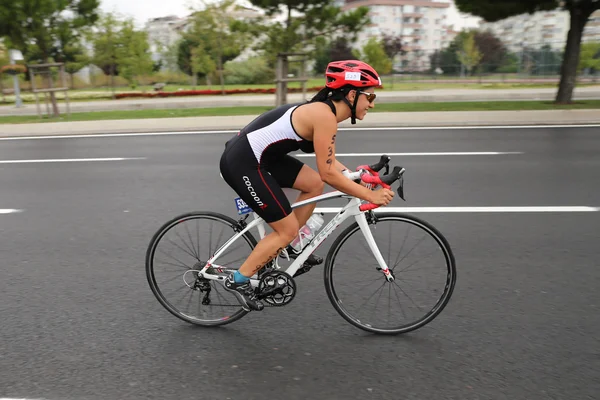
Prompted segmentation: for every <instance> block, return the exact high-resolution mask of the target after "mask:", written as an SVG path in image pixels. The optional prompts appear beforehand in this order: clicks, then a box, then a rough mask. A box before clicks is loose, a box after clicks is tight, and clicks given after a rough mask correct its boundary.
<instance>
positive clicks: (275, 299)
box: [146, 154, 456, 334]
mask: <svg viewBox="0 0 600 400" xmlns="http://www.w3.org/2000/svg"><path fill="white" fill-rule="evenodd" d="M389 161H390V157H388V156H387V155H385V154H384V155H382V156H381V158H380V160H379V162H378V163H376V164H373V165H361V166H359V167H357V168H356V171H355V172H349V171H344V175H345V176H346V177H347V178H348V179H352V180H354V181H355V182H357V183H361V182H362V183H363V184H364V185H366V186H367V187H369V188H371V189H375V188H377V187H378V186H382V187H385V188H391V185H392V184H393V183H394V182H396V181H398V182H399V186H398V191H397V194H398V195H399V196H400V197H401V198H402V200H405V199H404V172H405V169H404V168H403V167H398V166H396V167H394V168H393V170H392V172H391V173H390V172H389ZM383 168H385V175H382V176H380V175H379V171H381V170H382V169H383ZM332 199H347V200H348V201H347V204H346V205H345V206H343V207H341V208H340V209H339V211H337V212H333V213H334V215H333V217H332V218H331V220H330V221H329V222H328V223H324V224H323V226H322V227H321V228H320V229H319V230H318V231H317V232H316V233H315V234H314V236H313V237H312V239H311V240H310V241H309V243H308V244H306V246H305V247H303V249H302V250H301V252H300V253H299V254H287V251H286V250H283V251H282V253H281V254H280V256H279V257H277V256H275V257H274V259H273V260H272V261H270V262H269V263H268V264H266V265H265V266H264V267H263V268H262V269H261V270H260V271H259V272H258V273H256V274H255V275H254V276H252V277H251V283H252V286H253V287H254V288H255V291H256V292H257V297H258V299H260V301H262V302H263V303H264V305H265V306H266V307H265V310H263V311H261V312H266V310H267V309H268V307H282V306H286V305H288V304H290V302H292V300H293V299H294V298H295V296H296V294H297V293H298V287H297V283H296V281H297V278H298V277H299V276H300V275H303V274H305V273H307V272H308V271H309V270H310V269H311V268H317V267H316V266H312V267H311V266H309V265H307V264H305V261H306V259H307V258H308V256H309V255H310V254H312V253H313V252H314V251H315V250H316V249H317V248H318V247H319V246H320V245H321V244H322V243H323V242H324V241H325V239H327V237H329V236H330V235H331V234H332V233H333V232H334V231H336V230H337V229H338V228H340V226H341V224H342V223H343V222H344V221H346V220H352V219H354V222H352V223H351V224H350V225H349V226H348V227H346V228H345V229H344V230H343V231H341V233H339V235H338V236H337V238H336V239H335V240H334V241H333V243H332V245H331V247H330V249H329V250H328V253H327V255H326V258H325V262H324V284H325V290H326V293H327V296H328V298H329V300H330V302H331V304H332V305H333V307H334V309H335V310H336V311H337V312H338V313H339V314H340V315H341V316H342V317H343V318H344V319H345V320H346V321H348V322H349V323H350V324H352V325H353V326H355V327H357V328H360V329H363V330H365V331H368V332H372V333H377V334H400V333H407V332H410V331H413V330H415V329H418V328H421V327H423V326H424V325H426V324H428V323H430V322H431V321H432V320H433V319H434V318H436V317H437V316H438V315H439V314H440V313H441V312H442V310H443V309H444V308H445V307H446V305H447V304H448V301H449V300H450V297H451V296H452V293H453V291H454V286H455V283H456V265H455V259H454V255H453V253H452V249H451V248H450V245H449V243H448V241H447V240H446V238H445V237H444V236H443V235H442V234H441V233H440V232H439V231H438V230H437V229H436V228H435V227H434V226H432V225H431V224H430V223H428V222H426V221H425V220H423V219H421V218H417V217H414V216H412V215H408V214H405V213H399V212H385V211H384V209H385V208H379V206H377V205H375V204H372V203H368V202H364V201H362V200H361V199H359V198H357V197H354V196H350V195H347V194H345V193H343V192H340V191H337V190H334V191H332V192H329V193H324V194H322V195H320V196H316V197H313V198H310V199H307V200H304V201H300V202H296V203H293V204H292V209H295V208H297V207H301V206H304V205H307V204H311V203H315V202H316V203H319V202H322V201H326V200H332ZM235 204H236V206H237V209H238V217H239V218H238V219H237V220H236V219H234V218H232V217H229V216H227V215H224V214H221V213H216V212H210V211H198V212H190V213H186V214H183V215H179V216H176V217H175V218H173V219H171V220H170V221H168V222H166V223H165V224H164V225H163V226H162V227H160V229H159V230H158V231H157V232H156V233H155V234H154V236H153V237H152V239H151V241H150V244H149V246H148V249H147V252H146V277H147V279H148V283H149V285H150V288H151V290H152V292H153V294H154V295H155V296H156V298H157V299H158V301H159V302H160V304H161V305H162V306H163V307H165V308H166V309H167V310H168V311H169V312H170V313H171V314H173V315H175V316H176V317H178V318H180V319H182V320H184V321H186V322H188V323H191V324H196V325H202V326H221V325H225V324H229V323H232V322H234V321H237V320H239V319H240V318H242V317H243V316H244V315H246V314H247V313H248V312H249V311H245V310H244V309H242V307H241V304H240V303H239V302H238V300H237V299H236V298H235V296H234V295H233V294H231V293H230V292H227V291H226V290H225V289H224V287H223V281H224V280H225V278H226V276H227V275H228V274H229V273H231V272H232V271H235V270H236V269H237V268H239V266H240V265H241V263H242V262H243V260H245V258H246V257H247V256H248V254H249V253H250V252H251V251H252V249H253V248H254V247H255V246H256V244H257V240H256V238H255V236H254V235H253V234H252V233H251V231H252V230H253V229H256V230H257V232H258V237H259V238H263V237H264V236H265V235H266V232H267V229H268V228H269V227H268V225H267V224H266V223H265V222H264V221H263V220H262V218H260V217H259V216H258V215H257V214H256V213H254V212H253V211H252V209H250V208H249V207H248V206H247V205H246V204H245V203H244V202H243V201H242V200H241V199H240V198H236V199H235ZM316 210H317V209H315V211H316ZM321 215H323V214H321ZM250 216H252V217H253V218H252V220H251V221H249V222H248V221H247V220H248V218H249V217H250ZM215 227H216V228H215ZM201 228H202V229H201ZM206 228H208V232H206ZM400 228H406V232H405V233H404V234H402V233H396V232H392V229H400ZM388 229H389V232H388ZM413 231H414V232H416V233H417V236H418V240H416V244H415V245H414V246H412V248H410V249H408V248H409V247H410V244H408V243H410V242H411V240H410V239H409V234H408V233H409V232H413ZM201 232H202V233H201ZM380 232H382V233H383V236H382V238H380V239H379V238H378V239H377V240H376V239H375V237H374V235H375V234H379V233H380ZM192 236H196V242H195V241H194V239H193V238H192ZM175 239H181V240H182V242H183V244H182V245H178V244H175V243H174V240H175ZM201 239H202V240H206V241H208V243H204V244H203V245H202V246H201V244H200V240H201ZM427 239H428V240H429V241H431V243H432V246H433V251H431V252H423V251H419V250H416V248H417V246H418V245H421V244H422V243H423V242H424V241H425V240H427ZM163 244H164V245H165V246H167V248H168V249H171V252H169V253H168V252H166V251H165V250H163V249H162V247H161V246H162V245H163ZM405 246H406V248H407V252H406V254H405V253H403V250H404V248H405ZM238 250H241V252H240V253H237V254H236V255H231V254H234V253H235V252H236V251H238ZM174 251H180V252H181V254H180V255H174V254H173V252H174ZM395 251H398V254H397V255H396V254H395V253H394V254H392V252H395ZM411 254H412V255H413V256H414V257H415V258H416V261H414V262H412V263H410V264H408V262H405V260H406V259H407V257H408V256H409V255H411ZM230 255H231V256H230ZM363 255H368V257H367V258H366V259H365V260H359V259H358V258H359V257H361V256H363ZM432 255H434V256H436V257H437V259H438V260H439V261H440V262H441V263H442V264H443V265H442V266H441V267H436V268H432V271H433V273H435V274H439V275H440V276H439V277H437V278H436V279H434V278H431V277H430V276H429V275H427V276H425V275H424V274H423V272H422V271H420V270H419V271H418V272H417V270H416V268H415V266H416V265H418V264H421V265H424V264H425V263H427V267H429V266H430V265H431V261H430V257H431V256H432ZM294 256H295V257H294ZM228 257H230V258H228ZM163 258H164V259H163ZM286 262H289V265H287V267H286V266H285V264H286ZM161 263H164V268H163V269H161V268H159V267H158V266H159V265H161ZM407 264H408V265H407ZM162 270H165V271H167V272H171V271H173V272H174V276H173V277H171V278H169V279H167V280H164V281H163V280H161V282H160V287H159V279H158V277H159V275H160V273H162ZM346 278H349V281H348V282H346V281H345V279H346ZM434 281H435V283H434V284H432V285H431V286H432V287H428V288H426V289H419V290H417V291H411V293H412V296H409V294H408V292H409V289H408V285H409V284H410V283H411V282H418V283H423V282H425V283H427V284H428V285H429V284H431V283H432V282H434ZM168 285H172V286H170V287H168ZM373 285H375V286H376V287H377V292H375V293H374V294H372V295H371V296H369V297H368V299H367V301H370V300H372V299H373V298H374V297H375V295H376V294H377V293H379V295H378V297H377V301H376V304H375V306H374V307H373V308H369V307H367V308H368V310H367V308H364V307H365V306H366V304H367V302H365V303H364V304H362V305H361V306H360V307H358V303H359V302H360V301H358V300H356V299H355V296H356V295H362V293H364V291H365V290H366V289H367V287H368V286H373ZM176 291H181V292H182V293H183V294H181V293H180V294H178V295H176V296H174V298H172V299H170V298H169V297H170V296H171V294H173V293H175V292H176ZM386 291H387V293H388V295H389V304H388V308H387V310H386V308H385V307H384V306H383V305H379V302H380V300H381V297H382V295H383V294H384V292H386ZM428 295H431V296H432V299H431V300H426V297H427V296H428ZM227 297H229V300H228V299H227ZM176 300H179V301H180V302H181V303H185V307H184V305H181V306H175V305H174V303H175V302H176ZM392 302H393V303H397V304H398V305H399V306H400V312H392V311H391V305H392ZM216 307H220V308H222V309H224V313H223V314H219V315H218V316H209V315H208V314H209V311H212V310H213V309H214V308H216ZM356 307H358V309H355V308H356ZM363 308H364V313H361V310H363ZM408 310H412V311H415V312H416V313H417V317H416V318H415V319H411V318H409V317H407V311H408ZM417 310H418V311H417ZM385 314H387V321H388V322H387V323H386V324H384V323H382V322H380V321H379V319H380V317H383V315H385ZM390 319H394V321H392V322H390ZM397 319H401V320H400V321H398V320H397Z"/></svg>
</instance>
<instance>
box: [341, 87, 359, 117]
mask: <svg viewBox="0 0 600 400" xmlns="http://www.w3.org/2000/svg"><path fill="white" fill-rule="evenodd" d="M350 90H356V96H354V104H350V102H349V101H348V99H347V98H346V97H344V98H343V100H344V102H345V103H346V104H347V105H348V107H350V123H351V124H352V125H355V124H356V105H357V104H358V89H350Z"/></svg>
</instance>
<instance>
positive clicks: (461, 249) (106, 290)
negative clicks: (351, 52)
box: [0, 128, 600, 400]
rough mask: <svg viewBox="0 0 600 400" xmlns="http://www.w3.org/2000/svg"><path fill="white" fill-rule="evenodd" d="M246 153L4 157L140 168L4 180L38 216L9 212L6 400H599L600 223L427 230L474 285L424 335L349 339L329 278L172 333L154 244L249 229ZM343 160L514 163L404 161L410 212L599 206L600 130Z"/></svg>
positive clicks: (105, 142) (6, 166)
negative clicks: (240, 165)
mask: <svg viewBox="0 0 600 400" xmlns="http://www.w3.org/2000/svg"><path fill="white" fill-rule="evenodd" d="M227 138H228V135H219V134H213V135H185V136H153V137H147V136H137V137H112V138H81V139H48V140H44V139H42V140H21V141H3V142H1V143H0V161H8V160H49V159H83V158H112V157H117V158H118V157H124V158H135V159H127V160H116V161H86V162H77V161H74V162H60V163H59V162H48V163H39V162H32V163H8V162H5V163H1V164H0V188H1V190H0V208H2V209H17V210H20V212H17V213H8V214H0V233H1V238H2V240H0V249H1V257H0V260H1V261H0V263H1V264H0V265H1V268H0V271H1V272H0V273H1V275H0V276H1V279H0V398H2V397H12V398H29V399H32V398H44V399H49V400H54V399H56V400H58V399H81V400H88V399H94V400H95V399H103V400H105V399H129V400H134V399H198V398H201V399H232V400H233V399H264V398H284V399H290V400H291V399H327V400H330V399H331V400H334V399H335V400H337V399H340V400H342V399H343V400H347V399H361V400H362V399H371V398H372V399H394V400H395V399H460V400H468V399H494V400H499V399H510V400H515V399H527V400H533V399H578V400H580V399H597V398H598V397H597V396H598V394H599V393H600V380H598V376H599V374H600V336H599V335H598V331H599V330H600V294H599V292H598V287H600V268H599V267H600V261H599V260H600V250H599V247H598V243H599V239H600V213H599V212H553V213H537V212H531V213H515V212H510V209H508V211H509V212H499V213H472V212H461V213H447V212H428V213H420V214H419V215H418V216H419V217H421V218H424V219H426V220H427V221H429V222H431V223H433V224H434V225H435V226H436V227H437V228H439V229H440V231H441V232H442V233H443V234H444V235H445V236H446V237H447V239H448V240H449V242H450V244H451V245H452V248H453V250H454V252H455V256H456V261H457V267H458V281H457V285H456V289H455V292H454V295H453V297H452V299H451V301H450V303H449V305H448V306H447V307H446V309H445V310H444V312H443V313H442V314H441V315H440V316H439V317H438V318H437V319H435V320H434V321H433V322H432V323H430V324H429V325H427V326H425V327H424V328H422V329H420V330H417V331H415V332H412V333H410V334H407V335H402V336H396V337H382V336H377V335H372V334H368V333H366V332H363V331H360V330H358V329H357V328H354V327H353V326H351V325H349V324H348V323H347V322H346V321H344V320H343V319H342V318H341V317H340V316H339V315H338V314H337V313H336V312H335V310H334V309H333V307H332V306H331V304H330V302H329V300H328V299H327V296H326V294H325V290H324V288H323V275H322V272H321V269H322V267H316V269H315V270H313V271H311V272H310V273H308V274H306V275H303V276H301V277H299V278H298V279H297V281H298V287H299V294H298V295H297V297H296V299H295V300H294V301H293V303H291V304H290V305H288V306H286V307H283V308H279V309H273V308H269V309H266V310H265V311H263V312H262V313H251V314H249V315H247V316H246V317H244V318H243V319H242V320H240V321H237V322H235V323H233V324H230V325H227V326H226V327H221V328H218V329H205V328H198V327H194V326H191V325H188V324H186V323H185V322H183V321H180V320H178V319H177V318H175V317H173V316H172V315H171V314H169V313H168V312H167V311H166V310H165V309H164V308H162V306H161V305H160V304H159V303H158V302H157V301H156V299H155V298H154V296H153V295H152V293H151V291H150V289H149V287H148V284H147V282H146V278H145V272H144V256H145V252H146V247H147V245H148V243H149V240H150V238H151V236H152V235H153V234H154V232H155V231H156V230H157V229H158V228H159V226H160V225H161V224H162V223H163V222H165V221H166V220H168V219H170V218H171V217H173V216H175V215H177V214H180V213H184V212H187V211H192V210H213V211H217V212H222V213H226V214H228V215H230V216H233V217H235V206H234V203H233V198H234V197H235V196H234V193H233V192H232V191H231V190H229V189H228V187H227V186H226V185H225V183H224V182H223V181H222V180H221V179H220V177H219V175H218V169H217V162H218V159H219V155H220V152H221V150H222V147H223V143H224V141H225V140H226V139H227ZM338 152H340V153H365V152H368V153H371V152H373V153H382V152H387V153H395V152H398V153H399V152H403V153H404V152H407V153H410V152H500V153H501V154H495V155H474V154H470V155H457V154H453V155H440V154H436V155H406V156H397V157H393V160H392V162H393V163H396V164H402V165H403V166H404V167H405V168H406V169H407V172H406V178H405V191H406V192H405V194H406V196H407V202H406V203H404V202H402V201H401V200H399V199H396V200H394V202H393V204H392V206H395V207H403V206H407V207H438V206H446V207H454V206H464V207H478V206H499V207H509V206H591V207H599V206H600V185H598V183H599V182H600V132H599V130H598V128H587V129H586V128H560V129H553V128H540V129H485V130H475V129H473V130H467V131H460V130H435V129H433V130H418V131H414V130H413V131H411V130H401V131H391V130H382V131H371V132H369V133H368V134H367V133H366V132H357V131H343V132H340V134H339V136H338ZM340 159H341V161H342V162H344V163H345V164H347V165H349V166H355V165H358V164H362V163H370V162H372V161H376V160H377V157H373V156H369V157H366V156H360V157H356V156H343V157H340ZM303 160H304V161H306V162H307V163H308V164H309V165H311V166H314V159H313V158H310V157H309V158H303ZM290 195H291V196H292V195H293V193H290ZM337 204H339V203H337ZM334 205H336V203H335V202H330V203H326V204H323V206H334ZM332 241H333V239H332V238H330V239H328V240H327V242H326V244H325V245H324V246H322V247H321V248H320V249H319V250H320V253H321V254H322V255H325V253H326V251H327V249H328V248H329V245H330V244H331V243H332Z"/></svg>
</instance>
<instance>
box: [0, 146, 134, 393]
mask: <svg viewBox="0 0 600 400" xmlns="http://www.w3.org/2000/svg"><path fill="white" fill-rule="evenodd" d="M145 159H146V157H131V158H125V157H112V158H56V159H46V160H0V164H32V163H62V162H96V161H126V160H145ZM0 400H2V399H0Z"/></svg>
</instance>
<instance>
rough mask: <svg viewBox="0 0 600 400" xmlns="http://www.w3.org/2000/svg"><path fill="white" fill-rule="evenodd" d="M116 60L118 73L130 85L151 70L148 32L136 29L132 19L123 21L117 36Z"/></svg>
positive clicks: (133, 84) (135, 84)
mask: <svg viewBox="0 0 600 400" xmlns="http://www.w3.org/2000/svg"><path fill="white" fill-rule="evenodd" d="M116 56H117V57H116V62H117V64H118V65H119V67H120V72H119V75H121V76H122V77H123V78H125V79H126V80H127V82H128V83H129V85H130V87H132V88H134V87H136V86H137V84H138V81H137V78H138V77H139V76H141V75H144V74H149V73H151V72H152V67H153V65H154V64H153V62H152V56H151V54H150V45H149V44H148V34H147V33H146V32H144V31H136V30H135V28H134V24H133V19H128V20H126V21H124V22H123V24H122V25H121V29H120V31H119V34H118V38H117V51H116Z"/></svg>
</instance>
